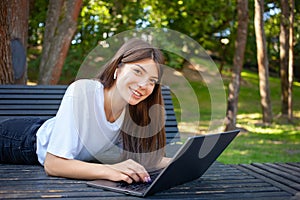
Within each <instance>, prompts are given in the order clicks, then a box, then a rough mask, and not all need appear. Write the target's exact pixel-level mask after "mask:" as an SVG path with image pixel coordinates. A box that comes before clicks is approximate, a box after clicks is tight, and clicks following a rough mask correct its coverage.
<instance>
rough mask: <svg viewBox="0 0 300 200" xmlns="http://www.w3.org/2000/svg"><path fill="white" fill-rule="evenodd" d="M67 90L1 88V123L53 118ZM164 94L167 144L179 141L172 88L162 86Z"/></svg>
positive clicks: (38, 87)
mask: <svg viewBox="0 0 300 200" xmlns="http://www.w3.org/2000/svg"><path fill="white" fill-rule="evenodd" d="M66 89H67V86H66V85H51V86H50V85H37V86H26V85H0V120H4V119H7V118H9V117H28V116H31V117H41V118H46V119H47V118H50V117H53V116H55V114H56V112H57V110H58V108H59V105H60V102H61V100H62V97H63V95H64V93H65V90H66ZM162 95H163V98H164V103H165V110H166V123H165V128H166V137H167V143H171V142H179V141H180V134H179V133H178V128H177V122H176V116H175V113H174V107H173V103H172V97H171V93H170V89H169V88H168V87H166V86H163V87H162Z"/></svg>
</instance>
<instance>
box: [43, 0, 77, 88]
mask: <svg viewBox="0 0 300 200" xmlns="http://www.w3.org/2000/svg"><path fill="white" fill-rule="evenodd" d="M81 4H82V0H50V1H49V6H48V13H47V19H46V27H45V33H44V41H43V51H42V59H41V62H40V73H39V84H57V82H58V81H59V78H60V74H61V71H62V67H63V64H64V61H65V58H66V56H67V53H68V50H69V47H70V44H71V40H72V38H73V36H74V33H75V31H76V29H77V18H78V15H79V12H80V10H81Z"/></svg>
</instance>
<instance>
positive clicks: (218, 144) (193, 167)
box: [87, 130, 239, 197]
mask: <svg viewBox="0 0 300 200" xmlns="http://www.w3.org/2000/svg"><path fill="white" fill-rule="evenodd" d="M238 133H239V130H233V131H228V132H222V133H214V134H207V135H201V136H194V137H190V138H188V139H187V141H186V142H185V143H184V144H183V145H182V147H181V148H180V149H179V150H178V151H177V153H176V154H175V155H174V157H173V158H172V160H171V162H170V163H169V164H168V166H166V167H165V168H164V169H161V170H158V171H154V172H149V174H150V176H151V180H152V182H151V183H132V184H127V183H125V182H113V181H108V180H94V181H88V182H87V185H88V186H92V187H97V188H102V189H106V190H111V191H115V192H120V193H124V194H128V195H134V196H141V197H145V196H147V195H151V194H154V193H156V192H159V191H162V190H165V189H168V188H171V187H174V186H176V185H179V184H183V183H185V182H188V181H192V180H195V179H197V178H199V177H201V176H202V175H203V174H204V173H205V172H206V170H207V169H208V168H209V167H210V166H211V164H212V163H213V162H214V161H215V160H216V159H217V158H218V157H219V155H220V154H221V153H222V152H223V151H224V149H225V148H226V147H227V146H228V145H229V144H230V142H231V141H232V140H233V139H234V138H235V136H236V135H237V134H238Z"/></svg>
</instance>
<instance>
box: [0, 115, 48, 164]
mask: <svg viewBox="0 0 300 200" xmlns="http://www.w3.org/2000/svg"><path fill="white" fill-rule="evenodd" d="M44 121H45V120H43V119H40V118H33V117H27V118H11V119H7V120H4V121H1V122H0V163H11V164H38V163H39V162H38V159H37V155H36V132H37V130H38V129H39V127H40V126H41V125H42V124H43V123H44Z"/></svg>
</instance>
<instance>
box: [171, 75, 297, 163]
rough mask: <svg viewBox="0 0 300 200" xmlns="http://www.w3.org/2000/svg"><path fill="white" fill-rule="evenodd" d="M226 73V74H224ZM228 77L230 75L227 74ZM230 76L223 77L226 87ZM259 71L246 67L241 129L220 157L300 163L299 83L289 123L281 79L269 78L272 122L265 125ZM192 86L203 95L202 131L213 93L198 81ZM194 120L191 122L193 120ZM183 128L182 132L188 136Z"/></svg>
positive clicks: (225, 160)
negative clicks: (283, 109)
mask: <svg viewBox="0 0 300 200" xmlns="http://www.w3.org/2000/svg"><path fill="white" fill-rule="evenodd" d="M225 74H226V73H225ZM225 76H226V75H225ZM227 77H229V76H227ZM229 79H230V78H224V85H225V86H226V90H227V87H228V84H229ZM258 81H259V80H258V75H257V73H256V72H251V71H247V70H243V72H242V82H241V87H240V93H239V104H238V116H237V126H238V127H240V128H241V129H242V130H244V131H242V132H241V133H240V134H239V135H238V136H237V137H236V138H235V140H234V141H233V142H232V143H231V144H230V145H229V146H228V148H227V149H226V150H225V151H224V152H223V153H222V155H221V156H220V157H219V158H218V161H220V162H222V163H226V164H238V163H253V162H259V163H262V162H300V120H299V119H300V101H299V97H300V84H299V83H295V84H294V87H293V100H294V102H293V110H294V113H293V114H294V120H293V121H292V122H288V121H287V120H285V119H284V118H281V117H279V116H280V109H281V100H280V96H281V89H280V79H279V78H277V77H270V79H269V83H270V92H271V104H272V112H273V119H274V120H273V123H272V124H270V125H268V126H266V125H264V124H263V123H262V115H261V106H260V94H259V85H258ZM191 85H192V87H193V88H194V90H195V92H196V93H197V96H198V98H199V99H200V98H201V103H200V112H201V116H203V115H206V116H205V117H201V122H200V126H201V127H200V130H201V129H205V128H207V126H208V124H209V122H210V106H209V105H210V96H209V95H208V94H207V93H208V91H207V89H206V88H205V87H203V83H199V81H198V82H197V81H194V82H191ZM174 107H175V111H176V114H177V116H180V112H179V111H178V110H179V104H178V103H177V102H176V101H174ZM191 123H192V121H191ZM185 134H188V133H185V132H184V131H183V132H182V133H181V135H182V136H183V138H186V137H185Z"/></svg>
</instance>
